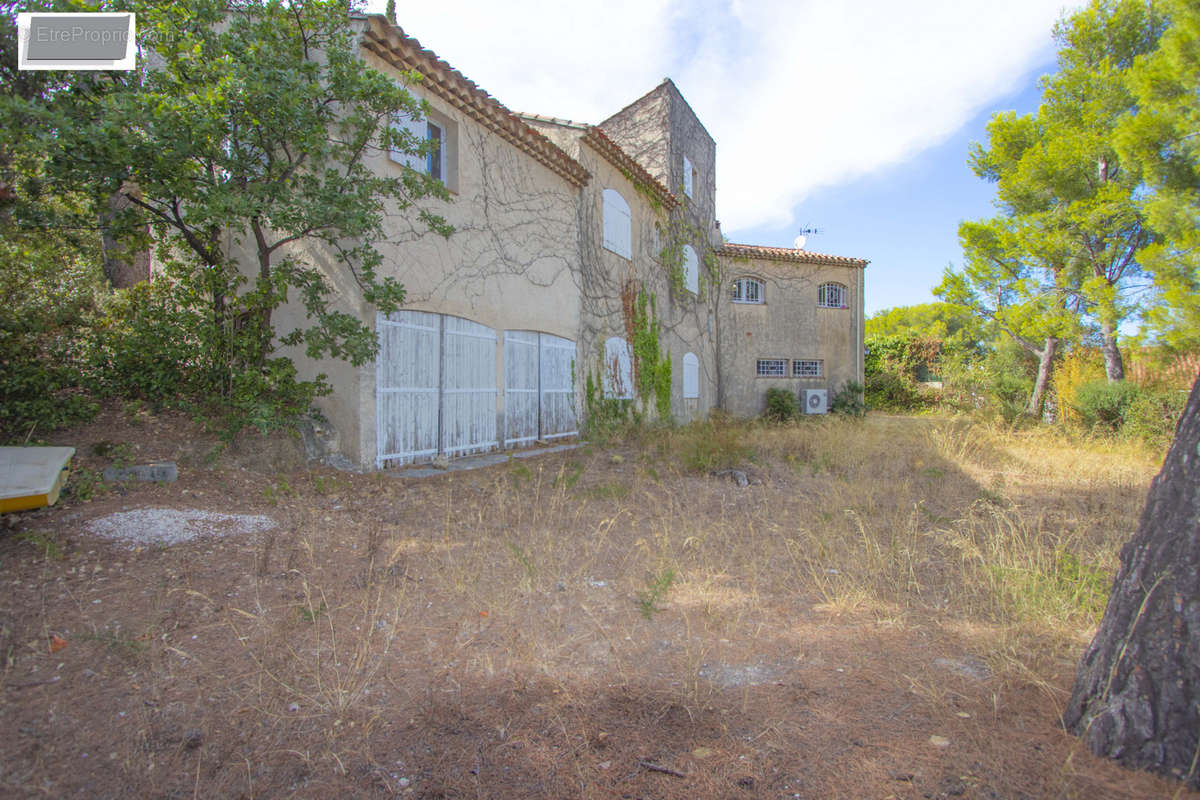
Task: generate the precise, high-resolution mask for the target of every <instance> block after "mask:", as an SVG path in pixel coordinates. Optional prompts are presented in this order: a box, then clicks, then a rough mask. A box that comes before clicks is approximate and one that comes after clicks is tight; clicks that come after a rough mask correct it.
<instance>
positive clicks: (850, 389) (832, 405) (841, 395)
mask: <svg viewBox="0 0 1200 800" xmlns="http://www.w3.org/2000/svg"><path fill="white" fill-rule="evenodd" d="M864 391H865V387H864V386H863V385H862V384H861V383H859V382H857V381H846V382H845V383H843V384H842V386H841V388H839V389H838V390H837V391H836V392H834V393H833V397H832V398H831V399H830V401H829V410H830V411H831V412H832V413H834V414H843V415H845V416H849V417H861V416H863V415H864V414H866V413H867V405H866V401H865V398H864V396H863V395H864Z"/></svg>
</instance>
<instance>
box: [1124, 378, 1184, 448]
mask: <svg viewBox="0 0 1200 800" xmlns="http://www.w3.org/2000/svg"><path fill="white" fill-rule="evenodd" d="M1187 398H1188V393H1187V392H1186V391H1184V390H1181V389H1162V390H1158V391H1153V390H1150V389H1145V388H1143V389H1142V390H1141V391H1140V392H1138V394H1137V396H1136V397H1135V398H1134V399H1133V401H1132V402H1131V403H1130V404H1129V406H1128V407H1127V408H1126V409H1125V423H1124V426H1123V427H1122V428H1121V432H1122V433H1123V434H1125V435H1127V436H1130V437H1132V438H1135V439H1141V440H1143V441H1145V442H1148V443H1150V444H1153V445H1155V446H1160V447H1165V446H1167V445H1168V444H1170V442H1171V440H1172V439H1173V438H1174V436H1175V426H1176V425H1177V424H1179V418H1180V416H1182V415H1183V408H1184V406H1186V405H1187Z"/></svg>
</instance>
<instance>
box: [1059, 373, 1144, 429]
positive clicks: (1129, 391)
mask: <svg viewBox="0 0 1200 800" xmlns="http://www.w3.org/2000/svg"><path fill="white" fill-rule="evenodd" d="M1138 393H1139V389H1138V386H1137V385H1136V384H1134V383H1131V382H1129V381H1116V382H1110V381H1107V380H1099V381H1091V382H1090V383H1085V384H1083V385H1081V386H1079V387H1078V388H1077V389H1076V390H1075V404H1074V407H1075V411H1076V412H1077V413H1078V414H1079V419H1080V421H1081V422H1082V424H1083V425H1084V427H1086V428H1089V429H1092V428H1101V429H1107V430H1110V431H1118V430H1120V429H1121V427H1122V426H1123V425H1124V424H1125V417H1126V413H1127V411H1128V410H1129V408H1130V406H1131V405H1132V404H1133V402H1134V400H1136V399H1137V396H1138Z"/></svg>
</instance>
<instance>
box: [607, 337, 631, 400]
mask: <svg viewBox="0 0 1200 800" xmlns="http://www.w3.org/2000/svg"><path fill="white" fill-rule="evenodd" d="M602 385H603V387H604V395H605V397H619V398H622V399H629V398H632V397H633V354H632V353H631V352H630V350H629V342H627V341H625V340H624V339H622V338H621V337H620V336H613V337H612V338H611V339H607V340H605V342H604V375H603V379H602Z"/></svg>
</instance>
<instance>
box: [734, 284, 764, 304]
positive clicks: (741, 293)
mask: <svg viewBox="0 0 1200 800" xmlns="http://www.w3.org/2000/svg"><path fill="white" fill-rule="evenodd" d="M733 302H735V303H762V302H763V283H762V281H760V280H758V279H757V278H738V279H737V280H736V281H734V282H733Z"/></svg>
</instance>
